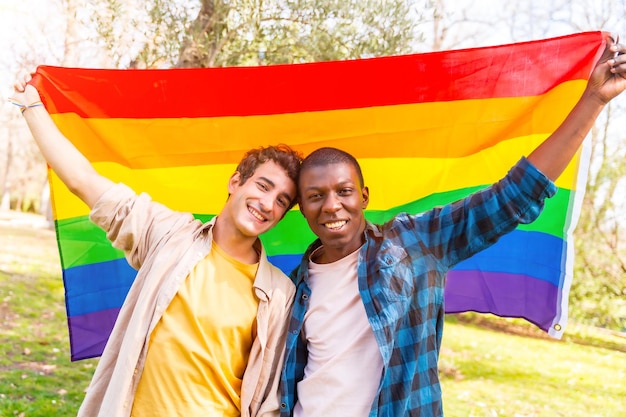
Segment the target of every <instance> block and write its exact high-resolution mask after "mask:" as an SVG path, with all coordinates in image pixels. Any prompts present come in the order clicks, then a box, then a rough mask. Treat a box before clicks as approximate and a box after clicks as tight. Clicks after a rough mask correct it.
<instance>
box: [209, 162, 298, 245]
mask: <svg viewBox="0 0 626 417" xmlns="http://www.w3.org/2000/svg"><path fill="white" fill-rule="evenodd" d="M240 181H241V176H240V175H239V173H238V172H236V173H235V174H233V176H232V177H231V179H230V181H229V183H228V192H229V193H230V197H229V198H228V201H227V203H226V208H227V212H226V213H223V214H224V215H221V217H227V216H228V217H230V218H231V219H232V221H233V223H234V225H235V228H236V229H237V230H238V231H239V233H241V234H242V235H244V236H246V237H256V236H258V235H260V234H261V233H264V232H267V231H268V230H269V229H271V228H272V227H274V226H275V225H276V224H277V223H278V222H279V221H280V219H282V218H283V216H284V215H285V213H286V211H287V209H288V208H289V206H290V204H291V202H292V201H293V200H294V199H295V198H296V184H294V182H293V181H292V180H291V178H289V177H288V176H287V173H286V172H285V170H284V169H283V168H282V167H281V166H280V165H278V164H276V163H275V162H273V161H268V162H266V163H264V164H262V165H260V166H259V167H258V168H257V169H256V171H255V172H254V174H253V175H252V176H251V177H250V178H248V179H247V180H246V181H245V182H244V183H243V184H241V183H240Z"/></svg>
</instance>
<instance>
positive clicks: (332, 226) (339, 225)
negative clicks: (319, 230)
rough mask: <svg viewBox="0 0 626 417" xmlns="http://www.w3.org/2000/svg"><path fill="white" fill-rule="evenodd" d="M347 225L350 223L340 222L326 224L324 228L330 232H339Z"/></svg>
mask: <svg viewBox="0 0 626 417" xmlns="http://www.w3.org/2000/svg"><path fill="white" fill-rule="evenodd" d="M346 223H348V221H347V220H338V221H335V222H328V223H324V227H326V228H327V229H330V230H338V229H341V228H342V227H343V225H345V224H346Z"/></svg>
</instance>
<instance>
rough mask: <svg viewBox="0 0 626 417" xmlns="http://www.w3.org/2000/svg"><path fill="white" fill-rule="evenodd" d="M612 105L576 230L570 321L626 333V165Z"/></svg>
mask: <svg viewBox="0 0 626 417" xmlns="http://www.w3.org/2000/svg"><path fill="white" fill-rule="evenodd" d="M613 111H614V108H613V104H610V105H609V106H608V107H607V109H606V112H605V114H604V115H603V117H601V118H600V119H599V122H598V123H597V124H596V126H595V128H594V129H593V131H592V156H591V159H592V169H591V170H590V173H589V179H588V182H587V188H586V193H585V198H584V201H583V206H582V210H581V215H580V220H579V222H578V226H577V228H576V230H575V234H574V237H575V240H574V243H575V249H576V264H575V271H574V280H573V283H572V288H571V292H570V309H569V315H570V317H572V318H573V319H575V320H578V321H580V322H583V323H587V324H592V325H595V326H601V327H606V328H609V329H614V330H621V329H626V251H625V250H624V248H622V246H621V242H622V241H623V238H624V232H623V231H622V228H623V224H622V223H623V220H621V219H620V213H618V212H617V210H616V207H617V204H618V201H616V196H617V195H618V193H617V191H616V190H618V189H619V187H620V186H623V184H622V183H623V179H624V177H625V176H626V163H625V162H624V150H623V146H621V143H622V142H623V140H624V139H623V138H618V139H617V141H616V137H615V135H610V134H609V133H610V132H609V127H610V125H609V121H610V119H611V113H612V112H613Z"/></svg>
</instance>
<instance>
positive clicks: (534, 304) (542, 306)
mask: <svg viewBox="0 0 626 417" xmlns="http://www.w3.org/2000/svg"><path fill="white" fill-rule="evenodd" d="M447 280H448V282H447V283H446V289H445V306H446V313H460V312H463V311H476V312H479V313H493V314H495V315H498V316H501V317H524V318H525V319H527V320H528V321H530V322H531V323H534V324H535V325H537V326H538V327H539V328H541V329H543V330H545V331H548V329H549V328H550V327H551V326H552V323H553V322H554V320H555V317H556V318H557V319H558V318H559V317H557V311H556V308H557V307H558V304H559V288H558V287H556V286H554V285H552V284H550V283H549V282H547V281H543V280H540V279H535V278H533V277H530V276H528V275H518V274H507V273H502V272H481V271H475V270H474V271H457V270H452V271H450V272H448V276H447ZM540 295H543V296H542V298H539V296H540ZM559 316H560V312H559Z"/></svg>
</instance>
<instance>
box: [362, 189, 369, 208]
mask: <svg viewBox="0 0 626 417" xmlns="http://www.w3.org/2000/svg"><path fill="white" fill-rule="evenodd" d="M361 195H362V196H363V202H362V203H361V207H362V208H363V210H365V209H366V208H367V205H368V204H369V203H370V190H369V188H367V187H363V188H362V189H361Z"/></svg>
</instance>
